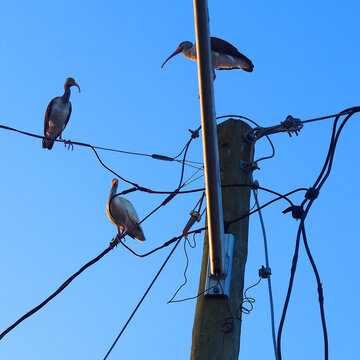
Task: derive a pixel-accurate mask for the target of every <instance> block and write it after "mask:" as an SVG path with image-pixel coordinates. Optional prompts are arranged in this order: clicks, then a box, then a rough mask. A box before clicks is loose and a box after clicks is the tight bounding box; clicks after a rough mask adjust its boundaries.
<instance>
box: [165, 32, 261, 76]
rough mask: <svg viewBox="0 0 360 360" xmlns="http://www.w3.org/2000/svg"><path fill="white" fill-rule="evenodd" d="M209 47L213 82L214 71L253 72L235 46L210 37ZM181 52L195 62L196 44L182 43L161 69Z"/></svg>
mask: <svg viewBox="0 0 360 360" xmlns="http://www.w3.org/2000/svg"><path fill="white" fill-rule="evenodd" d="M210 46H211V56H212V66H213V80H215V78H216V75H215V70H232V69H241V70H245V71H248V72H252V71H253V69H254V65H253V63H252V62H251V60H250V59H248V58H247V57H246V56H245V55H243V54H241V53H240V52H239V50H238V49H237V48H236V47H235V46H233V45H231V44H230V43H228V42H227V41H225V40H222V39H219V38H217V37H211V38H210ZM181 52H182V53H183V55H184V56H185V57H187V58H188V59H191V60H195V61H196V60H197V56H196V44H193V43H192V42H190V41H183V42H182V43H180V45H179V46H178V48H177V49H176V50H175V51H174V52H173V53H172V54H171V55H170V56H169V57H168V58H167V59H166V60H165V62H164V63H163V64H162V65H161V68H163V67H164V65H165V64H166V62H167V61H168V60H170V59H171V58H172V57H173V56H175V55H177V54H180V53H181Z"/></svg>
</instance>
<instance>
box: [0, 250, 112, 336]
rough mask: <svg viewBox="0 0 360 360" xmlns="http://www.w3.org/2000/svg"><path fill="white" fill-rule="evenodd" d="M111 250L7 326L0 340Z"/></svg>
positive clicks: (106, 251) (93, 260)
mask: <svg viewBox="0 0 360 360" xmlns="http://www.w3.org/2000/svg"><path fill="white" fill-rule="evenodd" d="M111 249H112V247H111V246H109V247H108V248H107V249H105V250H104V251H103V252H102V253H101V254H99V255H98V256H96V257H95V258H94V259H92V260H90V261H89V262H88V263H86V264H85V265H84V266H83V267H81V268H80V269H79V270H78V271H77V272H76V273H75V274H73V275H72V276H70V277H69V278H68V279H67V280H66V281H65V282H63V283H62V284H61V285H60V287H59V288H58V289H57V290H56V291H55V292H53V293H52V294H51V295H50V296H49V297H47V298H46V299H45V300H44V301H43V302H42V303H40V304H39V305H38V306H36V307H34V308H33V309H31V310H30V311H28V312H27V313H26V314H25V315H23V316H22V317H21V318H19V319H18V320H17V321H15V322H14V323H13V324H12V325H11V326H9V327H8V328H7V329H6V330H4V331H3V332H2V333H1V334H0V340H1V339H2V338H3V337H4V336H5V335H6V334H8V333H9V332H10V331H11V330H13V329H14V328H16V327H17V326H18V325H19V324H20V323H22V322H23V321H24V320H25V319H27V318H28V317H30V316H31V315H33V314H35V313H36V312H37V311H39V310H40V309H41V308H43V307H44V306H45V305H46V304H47V303H48V302H49V301H50V300H52V299H53V298H54V297H55V296H57V295H58V294H60V293H61V292H62V291H63V290H64V289H65V288H66V287H67V286H68V285H69V284H70V283H71V282H72V281H73V280H74V279H75V278H76V277H78V276H79V275H80V274H81V273H82V272H83V271H84V270H86V269H87V268H88V267H89V266H91V265H93V264H95V263H96V262H98V261H99V260H100V259H101V258H102V257H103V256H104V255H106V254H107V253H108V252H109V251H110V250H111Z"/></svg>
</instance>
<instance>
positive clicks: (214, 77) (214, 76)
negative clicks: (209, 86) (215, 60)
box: [213, 69, 216, 81]
mask: <svg viewBox="0 0 360 360" xmlns="http://www.w3.org/2000/svg"><path fill="white" fill-rule="evenodd" d="M215 79H216V75H215V70H214V69H213V81H214V80H215Z"/></svg>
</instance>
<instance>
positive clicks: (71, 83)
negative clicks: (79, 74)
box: [64, 77, 80, 92]
mask: <svg viewBox="0 0 360 360" xmlns="http://www.w3.org/2000/svg"><path fill="white" fill-rule="evenodd" d="M71 86H76V87H77V88H78V89H79V92H80V86H79V85H78V84H77V83H76V81H75V80H74V79H73V78H71V77H69V78H67V79H66V81H65V85H64V88H65V89H66V88H70V87H71Z"/></svg>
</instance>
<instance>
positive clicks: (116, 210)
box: [106, 179, 145, 242]
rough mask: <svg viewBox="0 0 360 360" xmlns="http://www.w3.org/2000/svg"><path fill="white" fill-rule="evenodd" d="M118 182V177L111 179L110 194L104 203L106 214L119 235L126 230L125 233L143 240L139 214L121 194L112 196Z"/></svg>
mask: <svg viewBox="0 0 360 360" xmlns="http://www.w3.org/2000/svg"><path fill="white" fill-rule="evenodd" d="M118 183H119V181H118V179H113V180H112V183H111V190H110V195H109V199H108V201H107V204H106V213H107V216H108V217H109V219H110V221H111V222H112V223H113V224H114V225H115V226H116V227H117V228H118V234H119V236H122V235H123V233H124V232H125V231H126V235H129V236H131V237H132V238H133V239H137V240H139V241H141V242H142V241H145V235H144V232H143V230H142V227H141V225H140V224H139V222H140V220H139V216H138V214H137V212H136V210H135V208H134V206H133V204H132V203H131V202H130V201H129V200H127V199H125V198H123V197H121V196H117V197H114V196H115V194H116V191H117V188H118ZM110 202H111V205H110ZM110 209H111V212H110Z"/></svg>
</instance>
